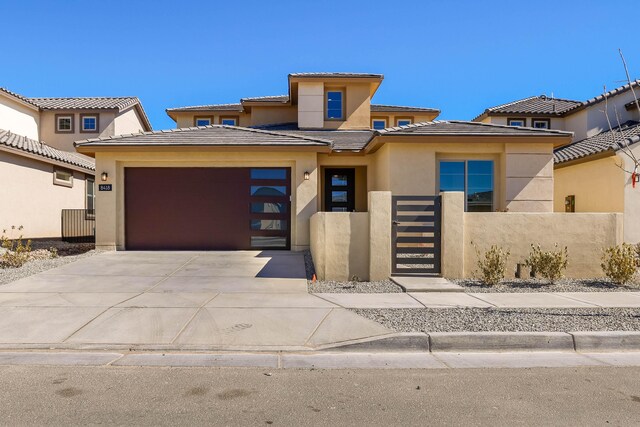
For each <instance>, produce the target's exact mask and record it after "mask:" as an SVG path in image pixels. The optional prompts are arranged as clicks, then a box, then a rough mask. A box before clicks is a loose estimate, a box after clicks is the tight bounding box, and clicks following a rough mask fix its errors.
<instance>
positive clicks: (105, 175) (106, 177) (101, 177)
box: [100, 172, 109, 181]
mask: <svg viewBox="0 0 640 427" xmlns="http://www.w3.org/2000/svg"><path fill="white" fill-rule="evenodd" d="M108 178H109V174H108V173H106V172H102V175H100V179H102V180H103V181H106V180H107V179H108Z"/></svg>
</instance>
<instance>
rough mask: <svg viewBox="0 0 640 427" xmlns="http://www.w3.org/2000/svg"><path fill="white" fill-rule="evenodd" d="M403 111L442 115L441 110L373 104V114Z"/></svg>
mask: <svg viewBox="0 0 640 427" xmlns="http://www.w3.org/2000/svg"><path fill="white" fill-rule="evenodd" d="M402 111H425V112H430V113H440V110H438V109H437V108H427V107H407V106H404V105H383V104H371V112H402Z"/></svg>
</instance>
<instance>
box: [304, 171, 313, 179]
mask: <svg viewBox="0 0 640 427" xmlns="http://www.w3.org/2000/svg"><path fill="white" fill-rule="evenodd" d="M310 175H311V174H310V173H309V172H305V173H304V180H305V181H309V176H310Z"/></svg>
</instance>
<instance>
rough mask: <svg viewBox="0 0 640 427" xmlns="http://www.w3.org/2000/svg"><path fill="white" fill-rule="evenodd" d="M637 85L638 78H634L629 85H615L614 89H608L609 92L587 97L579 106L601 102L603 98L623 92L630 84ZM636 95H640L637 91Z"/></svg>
mask: <svg viewBox="0 0 640 427" xmlns="http://www.w3.org/2000/svg"><path fill="white" fill-rule="evenodd" d="M638 85H640V80H634V81H632V82H631V85H630V84H629V83H627V84H626V85H623V86H620V87H617V88H615V89H612V90H610V91H609V92H606V93H603V94H601V95H598V96H594V97H593V98H591V99H587V100H586V101H584V102H583V103H582V105H581V106H580V107H582V108H584V107H588V106H590V105H593V104H597V103H599V102H602V101H604V100H605V98H611V97H612V96H616V95H619V94H621V93H624V92H626V91H628V90H629V89H631V86H633V87H634V88H637V87H638ZM636 94H637V95H640V94H639V93H637V92H636Z"/></svg>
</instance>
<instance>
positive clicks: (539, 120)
mask: <svg viewBox="0 0 640 427" xmlns="http://www.w3.org/2000/svg"><path fill="white" fill-rule="evenodd" d="M536 122H545V123H546V124H547V127H546V128H536V126H535V125H536ZM531 127H532V128H535V129H551V119H531Z"/></svg>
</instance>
